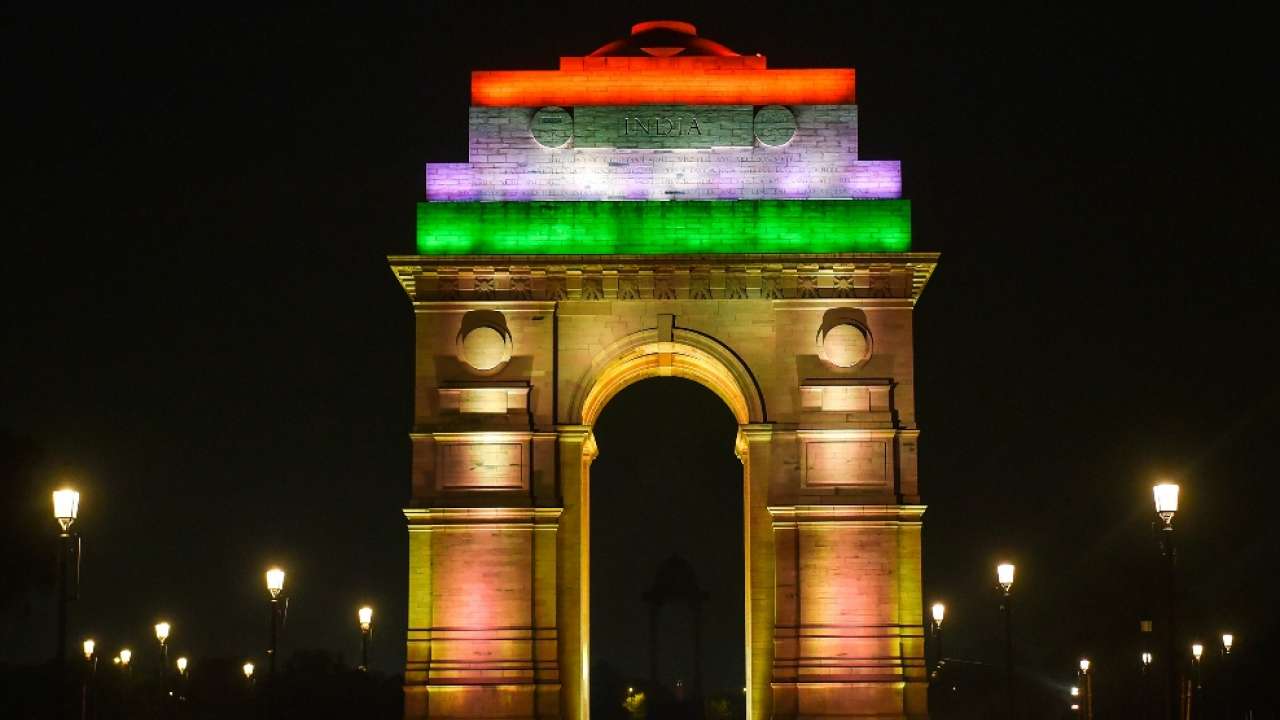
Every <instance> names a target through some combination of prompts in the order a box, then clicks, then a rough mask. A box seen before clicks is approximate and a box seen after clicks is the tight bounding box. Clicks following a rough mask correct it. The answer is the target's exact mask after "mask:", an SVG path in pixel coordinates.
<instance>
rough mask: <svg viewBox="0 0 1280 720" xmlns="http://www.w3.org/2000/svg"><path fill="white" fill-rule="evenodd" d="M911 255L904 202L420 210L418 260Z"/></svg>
mask: <svg viewBox="0 0 1280 720" xmlns="http://www.w3.org/2000/svg"><path fill="white" fill-rule="evenodd" d="M910 249H911V203H910V201H908V200H708V201H683V202H662V201H646V202H606V201H600V202H595V201H592V202H568V201H566V202H424V203H418V252H419V253H420V254H423V255H609V254H619V255H677V254H731V253H867V252H885V253H898V252H907V251H909V250H910Z"/></svg>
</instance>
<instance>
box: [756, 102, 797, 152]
mask: <svg viewBox="0 0 1280 720" xmlns="http://www.w3.org/2000/svg"><path fill="white" fill-rule="evenodd" d="M795 134H796V116H795V115H792V114H791V111H790V110H788V109H786V108H784V107H782V106H781V105H766V106H764V107H762V108H760V112H758V113H756V139H758V140H759V141H760V143H761V144H763V145H768V146H769V147H778V146H779V145H786V144H787V143H789V142H791V138H793V137H795Z"/></svg>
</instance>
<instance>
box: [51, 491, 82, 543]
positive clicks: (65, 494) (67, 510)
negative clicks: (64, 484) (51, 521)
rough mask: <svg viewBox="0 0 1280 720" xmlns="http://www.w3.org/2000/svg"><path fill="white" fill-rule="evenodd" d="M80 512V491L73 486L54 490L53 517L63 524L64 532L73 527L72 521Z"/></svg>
mask: <svg viewBox="0 0 1280 720" xmlns="http://www.w3.org/2000/svg"><path fill="white" fill-rule="evenodd" d="M79 514H80V493H78V492H76V491H75V490H72V489H71V488H62V489H61V490H54V491H53V517H54V518H55V519H56V520H57V521H58V524H59V525H61V526H62V532H64V533H65V532H67V531H68V530H70V529H71V523H74V522H75V521H76V516H77V515H79Z"/></svg>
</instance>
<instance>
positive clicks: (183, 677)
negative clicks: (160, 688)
mask: <svg viewBox="0 0 1280 720" xmlns="http://www.w3.org/2000/svg"><path fill="white" fill-rule="evenodd" d="M174 664H175V665H176V666H177V668H178V699H179V700H185V699H186V697H187V658H186V656H185V655H183V656H180V657H179V658H178V661H177V662H176V663H174Z"/></svg>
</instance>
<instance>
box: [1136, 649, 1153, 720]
mask: <svg viewBox="0 0 1280 720" xmlns="http://www.w3.org/2000/svg"><path fill="white" fill-rule="evenodd" d="M1150 674H1151V653H1150V652H1147V651H1146V650H1144V651H1142V686H1141V687H1140V688H1138V693H1139V695H1138V697H1139V699H1140V700H1141V701H1142V717H1149V716H1150V702H1151V700H1150V695H1151V693H1150V691H1148V689H1147V686H1148V685H1150V681H1149V680H1148V676H1149V675H1150Z"/></svg>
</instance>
